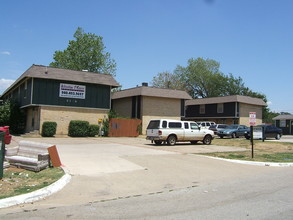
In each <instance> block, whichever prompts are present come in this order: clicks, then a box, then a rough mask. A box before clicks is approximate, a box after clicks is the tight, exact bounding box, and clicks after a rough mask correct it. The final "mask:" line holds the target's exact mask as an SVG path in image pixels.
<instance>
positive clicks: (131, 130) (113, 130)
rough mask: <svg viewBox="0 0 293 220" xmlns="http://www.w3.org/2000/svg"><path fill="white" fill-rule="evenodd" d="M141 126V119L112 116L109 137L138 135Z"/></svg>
mask: <svg viewBox="0 0 293 220" xmlns="http://www.w3.org/2000/svg"><path fill="white" fill-rule="evenodd" d="M140 128H141V120H140V119H120V118H111V119H110V122H109V137H137V136H139V131H140Z"/></svg>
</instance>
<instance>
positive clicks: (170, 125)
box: [146, 119, 214, 145]
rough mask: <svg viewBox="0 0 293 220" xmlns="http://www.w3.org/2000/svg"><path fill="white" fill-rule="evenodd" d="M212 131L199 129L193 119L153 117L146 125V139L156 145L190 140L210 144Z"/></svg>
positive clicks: (192, 142)
mask: <svg viewBox="0 0 293 220" xmlns="http://www.w3.org/2000/svg"><path fill="white" fill-rule="evenodd" d="M213 138H214V132H213V131H210V130H207V129H201V128H200V127H198V125H197V124H196V123H195V122H193V121H179V120H172V119H153V120H151V121H150V122H149V125H148V127H147V137H146V139H147V140H151V141H152V143H153V142H155V144H156V145H160V144H162V143H167V144H168V145H175V144H176V142H187V141H189V142H191V144H196V143H197V142H198V141H202V142H203V144H211V143H212V140H213Z"/></svg>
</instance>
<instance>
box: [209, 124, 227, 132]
mask: <svg viewBox="0 0 293 220" xmlns="http://www.w3.org/2000/svg"><path fill="white" fill-rule="evenodd" d="M227 127H228V125H225V124H216V125H211V126H210V128H209V129H210V130H212V131H213V132H214V133H215V134H218V132H219V131H222V130H224V129H225V128H227Z"/></svg>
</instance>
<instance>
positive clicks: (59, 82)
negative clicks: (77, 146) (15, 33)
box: [1, 65, 119, 134]
mask: <svg viewBox="0 0 293 220" xmlns="http://www.w3.org/2000/svg"><path fill="white" fill-rule="evenodd" d="M118 86H119V84H118V83H117V82H116V80H115V79H114V78H113V77H112V76H111V75H108V74H99V73H92V72H87V71H75V70H68V69H59V68H52V67H47V66H42V65H32V66H31V67H30V68H29V69H28V70H27V71H25V72H24V73H23V74H22V75H21V76H20V77H19V78H18V79H17V80H16V81H15V82H14V83H13V84H12V85H11V86H10V87H9V88H8V89H7V90H6V91H5V92H4V93H3V94H2V96H1V99H3V100H7V99H14V100H16V101H17V102H18V103H19V104H20V107H21V108H22V109H24V110H25V113H26V126H25V132H31V131H36V130H37V131H38V132H39V133H41V127H42V124H43V122H44V121H55V122H57V132H56V134H68V125H69V122H70V121H71V120H84V121H88V122H89V123H91V124H98V119H103V118H105V117H107V114H108V112H109V110H110V108H111V89H112V88H116V87H118Z"/></svg>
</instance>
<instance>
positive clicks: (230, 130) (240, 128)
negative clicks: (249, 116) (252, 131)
mask: <svg viewBox="0 0 293 220" xmlns="http://www.w3.org/2000/svg"><path fill="white" fill-rule="evenodd" d="M248 131H249V128H248V127H247V126H245V125H230V126H228V127H227V128H225V129H223V130H221V131H218V136H219V137H220V138H223V137H231V138H236V137H237V138H238V137H240V136H245V134H246V133H247V132H248Z"/></svg>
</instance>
